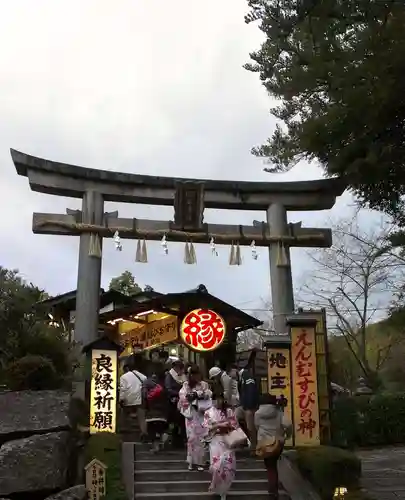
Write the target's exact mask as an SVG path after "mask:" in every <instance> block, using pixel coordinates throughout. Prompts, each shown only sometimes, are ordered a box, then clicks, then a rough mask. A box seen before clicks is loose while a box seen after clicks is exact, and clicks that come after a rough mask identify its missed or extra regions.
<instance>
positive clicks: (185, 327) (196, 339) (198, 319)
mask: <svg viewBox="0 0 405 500" xmlns="http://www.w3.org/2000/svg"><path fill="white" fill-rule="evenodd" d="M225 334H226V325H225V321H224V319H223V318H222V316H220V315H219V314H218V313H216V312H214V311H211V310H209V309H194V311H190V312H189V313H188V314H186V316H185V317H184V319H183V321H182V323H181V328H180V337H181V339H182V340H183V342H184V343H185V345H186V346H187V347H188V348H189V349H192V350H194V351H198V352H207V351H213V350H214V349H216V348H217V347H219V346H220V345H221V344H222V342H223V341H224V339H225Z"/></svg>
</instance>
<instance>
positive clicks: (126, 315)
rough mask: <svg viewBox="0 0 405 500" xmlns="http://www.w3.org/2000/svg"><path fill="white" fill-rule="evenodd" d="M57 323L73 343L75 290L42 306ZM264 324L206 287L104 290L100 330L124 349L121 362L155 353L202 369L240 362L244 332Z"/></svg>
mask: <svg viewBox="0 0 405 500" xmlns="http://www.w3.org/2000/svg"><path fill="white" fill-rule="evenodd" d="M42 304H43V305H46V306H48V307H49V318H50V320H51V321H52V322H55V323H59V324H61V323H62V324H63V325H64V326H65V328H66V329H68V330H69V335H70V339H71V340H74V338H75V336H74V323H75V306H76V291H72V292H68V293H66V294H63V295H59V296H57V297H54V298H52V299H48V300H46V301H44V302H42ZM261 324H262V322H261V321H260V320H258V319H257V318H254V317H253V316H250V315H249V314H246V313H245V312H243V311H241V310H240V309H237V308H236V307H234V306H232V305H230V304H228V303H226V302H224V301H223V300H221V299H219V298H218V297H215V296H213V295H211V294H210V293H209V292H208V290H207V288H206V287H205V286H204V285H199V286H198V287H197V288H195V289H193V290H188V291H185V292H180V293H167V294H162V293H159V292H155V291H142V292H139V293H137V294H134V295H132V296H126V295H123V294H121V293H119V292H116V291H114V290H110V291H107V292H104V290H102V289H101V290H100V313H99V331H100V334H101V332H102V333H104V334H108V336H109V337H110V338H111V339H112V340H114V341H115V342H117V343H119V344H120V345H121V346H122V347H123V349H124V350H123V352H122V354H121V359H122V360H125V359H126V358H127V357H129V356H131V355H132V354H133V353H134V352H140V351H141V352H144V353H145V356H146V357H147V354H148V351H150V350H152V349H156V348H160V349H164V350H165V351H166V352H167V353H168V354H169V356H171V357H179V358H181V359H183V360H184V361H185V362H189V363H195V364H198V365H199V366H200V368H201V369H202V372H203V374H204V375H205V376H206V375H207V370H208V369H209V368H210V367H211V366H213V365H214V364H218V365H219V366H221V367H222V368H225V367H226V365H227V364H229V363H233V362H235V360H236V344H237V336H238V333H239V332H242V331H244V330H247V329H249V328H254V327H258V326H260V325H261Z"/></svg>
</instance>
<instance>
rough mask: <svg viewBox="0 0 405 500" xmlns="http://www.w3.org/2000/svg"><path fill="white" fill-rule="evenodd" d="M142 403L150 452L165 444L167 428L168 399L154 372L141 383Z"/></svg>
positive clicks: (167, 436)
mask: <svg viewBox="0 0 405 500" xmlns="http://www.w3.org/2000/svg"><path fill="white" fill-rule="evenodd" d="M143 404H144V408H145V412H146V426H147V431H148V437H149V440H150V441H151V443H152V449H151V451H152V452H157V451H159V450H160V449H161V448H163V447H164V445H165V444H166V442H167V440H168V438H169V435H168V433H167V429H168V420H167V415H168V399H167V395H166V392H165V389H164V387H163V384H162V383H161V380H159V378H158V377H157V375H156V374H153V375H151V376H149V377H148V378H147V379H146V380H145V382H144V383H143Z"/></svg>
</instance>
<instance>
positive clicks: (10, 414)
mask: <svg viewBox="0 0 405 500" xmlns="http://www.w3.org/2000/svg"><path fill="white" fill-rule="evenodd" d="M69 401H70V394H69V393H66V392H61V391H21V392H11V391H9V392H3V393H0V497H4V498H9V499H16V500H17V499H18V500H19V499H23V498H24V500H30V498H32V499H35V500H40V499H45V498H49V500H50V499H53V500H56V499H60V500H62V499H63V500H68V499H72V500H73V499H75V500H81V499H82V498H85V496H86V491H85V487H84V485H80V486H74V487H73V488H69V489H68V490H66V488H68V486H71V485H69V484H68V483H69V478H68V468H69V463H70V458H71V456H70V454H71V452H72V443H71V434H70V426H69V419H68V410H69ZM64 490H66V491H64Z"/></svg>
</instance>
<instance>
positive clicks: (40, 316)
mask: <svg viewBox="0 0 405 500" xmlns="http://www.w3.org/2000/svg"><path fill="white" fill-rule="evenodd" d="M46 296H47V294H45V292H44V291H43V290H41V289H39V288H38V287H36V286H34V285H33V284H32V283H29V284H28V283H26V282H25V281H24V280H23V279H22V278H21V276H20V275H19V274H18V271H17V270H8V269H5V268H4V267H1V266H0V332H1V333H0V372H1V374H2V375H3V378H4V374H5V373H6V371H7V369H8V367H9V366H10V365H11V364H13V363H15V362H18V360H20V359H23V358H24V357H26V356H28V355H32V356H34V357H35V356H37V357H39V356H40V357H42V358H43V359H45V361H41V362H42V363H46V362H49V363H51V364H52V366H53V368H54V370H55V373H56V374H57V376H58V383H62V381H63V379H64V378H65V377H68V376H69V375H70V372H71V364H70V358H69V355H70V346H69V343H68V341H67V338H66V335H65V332H64V331H63V330H61V329H60V328H55V327H51V326H50V325H49V324H48V320H47V314H46V313H47V311H46V310H45V308H44V307H43V306H42V305H41V301H42V300H43V299H45V298H46ZM49 382H50V383H51V385H52V387H54V386H55V384H56V382H55V380H52V381H49Z"/></svg>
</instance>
